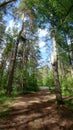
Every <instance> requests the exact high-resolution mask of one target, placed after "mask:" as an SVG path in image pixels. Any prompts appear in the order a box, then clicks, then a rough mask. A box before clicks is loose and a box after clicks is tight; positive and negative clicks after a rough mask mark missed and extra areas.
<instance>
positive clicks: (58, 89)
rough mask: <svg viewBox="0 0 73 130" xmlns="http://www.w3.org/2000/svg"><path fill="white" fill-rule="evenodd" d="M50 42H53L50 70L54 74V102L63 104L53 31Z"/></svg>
mask: <svg viewBox="0 0 73 130" xmlns="http://www.w3.org/2000/svg"><path fill="white" fill-rule="evenodd" d="M52 42H53V50H54V62H53V63H52V68H53V73H54V84H55V91H56V100H57V103H58V104H63V99H62V92H61V86H60V82H59V75H58V56H57V46H56V38H55V31H53V32H52Z"/></svg>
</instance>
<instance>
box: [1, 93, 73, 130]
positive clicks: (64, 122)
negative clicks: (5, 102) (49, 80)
mask: <svg viewBox="0 0 73 130" xmlns="http://www.w3.org/2000/svg"><path fill="white" fill-rule="evenodd" d="M8 113H9V114H8V116H7V117H6V118H4V119H3V120H0V130H2V129H3V130H72V128H73V112H72V111H70V110H69V109H67V108H65V107H64V106H62V107H60V108H57V105H56V103H55V95H54V94H50V93H49V92H46V91H45V92H43V91H40V92H37V93H34V94H27V95H23V96H20V97H18V98H17V99H16V100H15V101H14V103H13V105H12V106H11V107H10V109H9V112H8Z"/></svg>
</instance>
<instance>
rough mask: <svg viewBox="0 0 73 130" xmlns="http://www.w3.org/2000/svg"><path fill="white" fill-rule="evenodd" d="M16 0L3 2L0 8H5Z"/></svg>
mask: <svg viewBox="0 0 73 130" xmlns="http://www.w3.org/2000/svg"><path fill="white" fill-rule="evenodd" d="M15 1H16V0H9V1H4V2H3V3H1V4H0V8H2V7H3V6H6V5H7V4H9V3H12V2H15Z"/></svg>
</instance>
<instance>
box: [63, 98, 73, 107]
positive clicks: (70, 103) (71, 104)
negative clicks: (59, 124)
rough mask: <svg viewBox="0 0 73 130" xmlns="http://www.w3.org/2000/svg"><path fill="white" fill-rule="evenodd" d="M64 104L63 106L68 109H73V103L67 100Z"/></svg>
mask: <svg viewBox="0 0 73 130" xmlns="http://www.w3.org/2000/svg"><path fill="white" fill-rule="evenodd" d="M64 102H65V105H67V106H68V107H69V108H71V109H73V102H71V101H69V100H67V101H64Z"/></svg>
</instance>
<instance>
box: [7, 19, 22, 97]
mask: <svg viewBox="0 0 73 130" xmlns="http://www.w3.org/2000/svg"><path fill="white" fill-rule="evenodd" d="M23 29H24V17H23V20H22V28H21V30H20V32H19V35H18V37H17V41H16V46H15V51H14V54H13V62H12V65H11V67H10V72H9V80H8V88H7V95H11V92H12V83H13V76H14V69H15V63H16V56H17V50H18V45H19V41H20V37H21V34H22V32H23Z"/></svg>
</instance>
